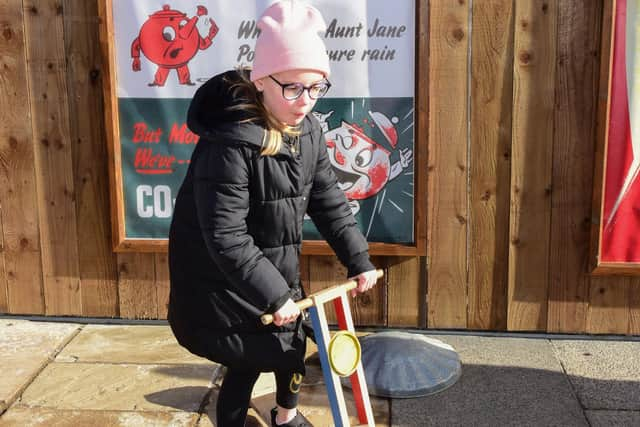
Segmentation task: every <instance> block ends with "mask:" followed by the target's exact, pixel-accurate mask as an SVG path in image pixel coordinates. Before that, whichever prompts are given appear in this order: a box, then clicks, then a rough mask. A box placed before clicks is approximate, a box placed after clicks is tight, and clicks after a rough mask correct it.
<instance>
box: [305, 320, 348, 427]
mask: <svg viewBox="0 0 640 427" xmlns="http://www.w3.org/2000/svg"><path fill="white" fill-rule="evenodd" d="M309 314H310V315H311V323H312V324H313V330H314V331H315V336H316V343H317V344H318V354H319V355H320V364H321V365H322V375H323V376H324V383H325V384H326V386H327V395H328V397H329V405H330V406H331V414H332V415H333V423H334V424H335V427H343V426H344V424H343V422H342V420H341V419H340V405H339V403H338V396H336V384H335V382H334V381H333V375H331V365H330V364H329V355H328V353H327V348H328V347H327V346H328V344H329V343H326V342H324V337H323V336H322V325H321V322H320V317H319V316H318V310H317V309H316V308H315V307H310V308H309Z"/></svg>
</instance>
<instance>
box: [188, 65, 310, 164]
mask: <svg viewBox="0 0 640 427" xmlns="http://www.w3.org/2000/svg"><path fill="white" fill-rule="evenodd" d="M239 73H244V77H246V78H247V79H248V78H249V71H236V70H231V71H227V72H224V73H222V74H218V75H217V76H214V77H212V78H211V79H209V80H208V81H207V82H206V83H205V84H203V85H202V86H201V87H200V88H199V89H198V90H197V91H196V93H195V95H194V96H193V99H192V100H191V104H190V105H189V111H188V113H187V126H188V127H189V129H190V130H191V131H192V132H193V133H195V134H197V135H200V137H205V138H209V139H212V138H215V139H220V138H222V139H224V140H225V141H227V142H232V141H235V142H239V143H245V144H248V145H252V146H254V147H257V148H262V140H263V137H264V132H265V127H264V124H263V122H262V120H260V119H256V120H254V121H252V122H244V123H241V122H242V121H243V120H247V119H251V118H255V117H254V116H252V114H251V113H250V112H247V111H229V107H231V106H233V105H237V104H240V103H242V102H246V101H245V100H243V99H242V98H240V97H239V96H234V94H233V92H232V91H231V85H232V84H233V82H234V81H237V80H238V79H240V75H239ZM314 127H319V124H317V125H316V126H314V124H313V122H312V119H311V118H310V115H307V117H306V118H305V120H304V121H303V122H302V129H301V133H300V136H301V137H302V136H305V135H307V134H309V133H311V131H312V129H313V128H314ZM284 138H285V141H286V140H287V139H288V136H287V135H284ZM282 151H284V150H282Z"/></svg>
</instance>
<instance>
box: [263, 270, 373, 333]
mask: <svg viewBox="0 0 640 427" xmlns="http://www.w3.org/2000/svg"><path fill="white" fill-rule="evenodd" d="M376 274H377V277H378V279H380V278H381V277H382V276H384V271H383V270H376ZM357 287H358V282H356V281H355V280H349V281H348V282H344V283H341V284H339V285H335V286H331V287H330V288H327V289H323V290H321V291H319V292H316V293H315V294H312V295H309V296H308V297H307V298H305V299H301V300H299V301H296V305H297V306H298V308H299V309H300V311H302V310H305V309H307V308H309V307H313V299H312V297H315V296H319V295H322V294H324V293H327V292H333V291H335V290H336V289H339V288H343V289H344V292H349V291H350V290H352V289H355V288H357ZM260 321H261V322H262V324H263V325H268V324H270V323H273V314H263V315H262V316H260Z"/></svg>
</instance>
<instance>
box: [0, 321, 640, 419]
mask: <svg viewBox="0 0 640 427" xmlns="http://www.w3.org/2000/svg"><path fill="white" fill-rule="evenodd" d="M57 320H58V319H57ZM81 321H82V320H80V322H81ZM413 332H416V333H422V332H425V333H426V335H428V336H431V337H433V338H436V339H438V340H440V341H443V342H445V343H447V344H450V345H452V346H453V347H454V348H455V349H456V351H457V352H458V354H459V355H460V359H461V362H462V376H461V378H460V379H459V380H458V382H457V383H456V384H455V385H453V386H452V387H450V388H448V389H447V390H444V391H442V392H440V393H437V394H434V395H431V396H427V397H421V398H415V399H384V398H373V399H372V404H373V408H374V415H375V419H376V425H378V426H469V425H473V426H505V425H513V426H612V425H613V426H640V340H638V339H637V338H636V339H633V338H631V339H625V338H624V337H620V338H616V339H609V338H606V339H605V338H604V337H603V338H601V339H593V338H592V337H574V336H553V337H545V336H526V337H525V336H523V335H520V336H518V335H515V334H509V335H504V336H502V335H497V334H484V335H477V334H475V335H474V334H471V333H465V334H448V335H447V334H441V333H436V332H435V331H413ZM427 332H429V333H427ZM309 347H310V349H309V354H308V356H309V363H308V374H307V377H306V378H305V380H304V382H303V386H302V390H301V396H300V408H299V409H300V410H301V411H302V413H303V414H305V416H307V418H309V419H310V420H311V422H312V423H313V424H314V426H330V425H332V419H331V413H330V410H329V406H328V401H327V397H326V392H325V388H324V382H323V378H322V373H321V370H320V367H319V365H318V363H317V357H315V356H314V354H313V353H314V352H315V348H314V347H313V346H309ZM0 373H2V375H1V380H0V413H1V415H0V426H21V427H22V426H84V425H91V426H94V425H98V426H215V400H216V396H217V390H218V386H219V382H220V377H219V376H220V373H221V369H220V367H219V366H218V365H216V364H214V363H211V362H209V361H207V360H205V359H202V358H199V357H197V356H194V355H191V354H189V353H188V352H187V351H185V350H183V349H182V348H181V347H179V346H178V345H177V343H176V342H175V340H174V339H173V336H172V335H171V332H170V330H169V328H168V326H166V325H162V324H140V323H135V324H89V323H71V322H66V323H65V322H59V321H49V320H44V319H43V320H39V321H31V320H27V319H24V318H17V317H16V318H12V317H0ZM345 394H346V395H347V400H348V404H349V413H350V414H353V415H354V417H353V418H352V422H353V424H354V425H355V421H356V418H355V409H354V408H355V407H354V404H353V399H352V398H351V393H350V391H349V390H347V389H345ZM274 396H275V393H274V380H273V376H272V375H270V374H265V375H263V376H262V377H261V378H260V380H259V382H258V384H256V387H255V388H254V391H253V399H252V409H251V411H250V413H249V419H248V422H247V425H248V426H268V412H269V409H270V408H271V407H272V406H273V404H274Z"/></svg>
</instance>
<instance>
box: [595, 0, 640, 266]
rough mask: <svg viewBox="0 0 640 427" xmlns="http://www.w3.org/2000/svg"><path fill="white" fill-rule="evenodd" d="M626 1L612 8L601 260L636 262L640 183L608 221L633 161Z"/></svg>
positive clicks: (638, 254) (639, 254) (638, 259)
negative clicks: (612, 31)
mask: <svg viewBox="0 0 640 427" xmlns="http://www.w3.org/2000/svg"><path fill="white" fill-rule="evenodd" d="M626 6H627V2H626V0H618V2H617V7H616V22H615V34H614V37H615V40H614V48H613V49H614V52H613V70H612V87H611V106H610V123H609V135H608V137H609V140H608V148H607V159H606V162H607V171H606V177H605V179H606V181H605V194H604V211H603V217H602V227H603V230H602V245H601V254H600V255H601V261H604V262H640V247H638V244H637V243H638V242H637V241H638V236H639V234H640V183H639V182H638V181H640V180H636V181H634V182H633V183H632V184H631V186H630V187H629V190H628V192H627V194H626V195H625V197H624V199H623V200H622V201H621V203H620V205H619V206H618V209H617V210H616V212H615V213H614V215H613V217H612V218H610V216H611V213H612V210H613V207H614V204H615V203H616V200H617V199H618V196H619V195H620V192H621V191H622V187H623V185H624V181H625V178H626V176H627V173H628V171H629V167H630V165H631V162H632V161H633V150H632V145H631V126H630V119H629V99H628V96H627V73H626V53H627V52H626V37H625V35H626V19H627V17H626V15H627V14H626V12H627V10H626V9H627V7H626Z"/></svg>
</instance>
